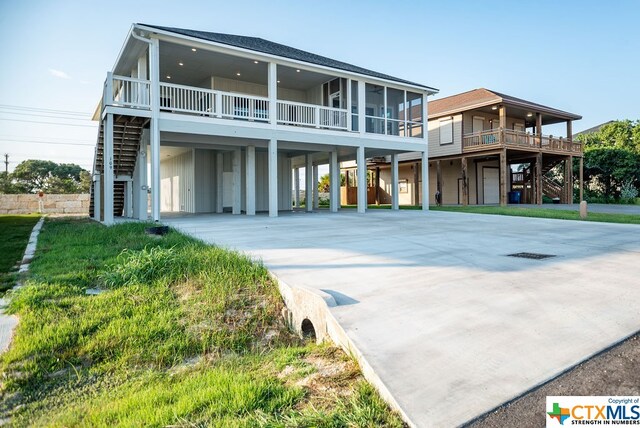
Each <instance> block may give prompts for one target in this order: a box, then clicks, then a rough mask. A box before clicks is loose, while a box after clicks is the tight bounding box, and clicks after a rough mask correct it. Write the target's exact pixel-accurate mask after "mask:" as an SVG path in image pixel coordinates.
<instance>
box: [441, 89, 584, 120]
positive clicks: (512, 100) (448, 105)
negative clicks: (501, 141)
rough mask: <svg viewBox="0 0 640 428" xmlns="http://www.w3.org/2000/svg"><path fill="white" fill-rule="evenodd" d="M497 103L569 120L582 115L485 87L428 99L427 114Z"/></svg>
mask: <svg viewBox="0 0 640 428" xmlns="http://www.w3.org/2000/svg"><path fill="white" fill-rule="evenodd" d="M498 103H503V104H507V105H515V106H518V107H523V108H527V109H529V110H533V111H538V112H541V113H548V114H552V115H555V116H559V117H562V118H566V119H571V120H578V119H582V116H579V115H577V114H573V113H569V112H566V111H562V110H558V109H555V108H552V107H547V106H544V105H542V104H537V103H533V102H531V101H527V100H523V99H521V98H516V97H512V96H511V95H505V94H501V93H500V92H496V91H491V90H489V89H485V88H479V89H474V90H472V91H467V92H463V93H461V94H457V95H452V96H449V97H445V98H440V99H438V100H433V101H430V102H429V116H430V117H437V116H441V115H445V114H452V113H458V112H461V111H465V110H470V109H472V108H475V107H481V106H485V105H489V104H498Z"/></svg>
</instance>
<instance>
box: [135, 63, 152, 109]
mask: <svg viewBox="0 0 640 428" xmlns="http://www.w3.org/2000/svg"><path fill="white" fill-rule="evenodd" d="M137 75H138V79H142V80H147V53H146V52H144V53H143V54H142V55H140V57H139V58H138V69H137ZM138 88H139V93H138V95H139V97H140V99H139V100H138V102H139V103H140V104H146V103H147V102H148V99H149V98H148V97H149V94H147V87H146V86H145V85H139V86H138Z"/></svg>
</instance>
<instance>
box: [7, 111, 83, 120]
mask: <svg viewBox="0 0 640 428" xmlns="http://www.w3.org/2000/svg"><path fill="white" fill-rule="evenodd" d="M0 113H2V114H15V115H18V116H36V117H52V118H54V119H63V120H82V121H90V120H91V118H90V117H89V116H85V117H65V116H56V115H50V114H39V113H22V112H12V111H0Z"/></svg>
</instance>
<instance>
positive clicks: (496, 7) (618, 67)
mask: <svg viewBox="0 0 640 428" xmlns="http://www.w3.org/2000/svg"><path fill="white" fill-rule="evenodd" d="M135 22H140V23H147V24H156V25H165V26H172V27H182V28H190V29H198V30H204V31H213V32H221V33H232V34H242V35H248V36H256V37H262V38H265V39H269V40H272V41H274V42H278V43H282V44H286V45H289V46H293V47H296V48H299V49H303V50H307V51H310V52H313V53H317V54H320V55H323V56H327V57H330V58H334V59H337V60H342V61H345V62H349V63H352V64H355V65H359V66H362V67H365V68H369V69H372V70H376V71H379V72H383V73H386V74H390V75H393V76H396V77H399V78H404V79H407V80H410V81H415V82H419V83H423V84H425V85H428V86H432V87H436V88H438V89H439V90H440V94H438V95H437V96H436V97H435V98H439V97H444V96H448V95H454V94H456V93H460V92H464V91H468V90H471V89H475V88H480V87H484V88H488V89H492V90H495V91H498V92H503V93H506V94H509V95H513V96H516V97H519V98H524V99H527V100H530V101H533V102H537V103H540V104H544V105H548V106H551V107H554V108H558V109H561V110H565V111H569V112H572V113H577V114H580V115H582V116H583V119H582V120H580V121H578V122H575V123H574V125H573V130H574V132H577V131H580V130H583V129H587V128H590V127H592V126H595V125H598V124H600V123H603V122H606V121H608V120H612V119H640V103H639V102H638V100H640V54H639V52H640V25H639V23H640V1H638V0H628V1H625V0H621V1H611V2H605V1H602V0H600V1H584V0H582V1H569V0H567V1H557V0H555V1H546V0H537V1H535V2H520V1H518V2H513V1H471V0H468V1H464V0H459V1H451V2H443V1H437V2H436V1H416V0H410V1H405V0H394V1H375V0H369V1H356V0H353V1H344V0H342V1H334V0H328V1H326V0H325V1H322V2H319V1H313V2H311V1H302V0H297V1H277V0H269V1H265V0H261V1H240V0H237V1H232V2H229V1H217V0H209V1H190V0H181V1H179V2H176V1H171V2H169V1H162V0H155V1H131V0H129V1H120V0H114V1H110V2H98V1H91V0H84V1H56V0H44V1H43V0H0V55H1V56H0V57H1V58H2V64H3V66H2V69H1V71H0V155H4V154H5V153H7V154H9V162H10V163H9V170H10V171H11V170H13V168H14V167H15V166H16V165H17V164H18V163H19V162H21V161H23V160H25V159H48V160H53V161H55V162H65V163H76V164H79V165H80V166H82V167H84V168H86V169H89V170H90V169H91V166H92V162H93V150H94V146H95V142H96V138H97V124H96V123H95V122H91V121H90V116H91V114H92V113H93V111H94V109H95V107H96V105H97V103H98V100H99V98H100V96H101V92H102V84H103V82H104V79H105V77H106V73H107V71H109V70H111V68H112V67H113V63H114V62H115V60H116V57H117V55H118V52H119V51H120V48H121V47H122V44H123V42H124V39H125V37H126V35H127V32H128V31H129V28H130V27H131V24H132V23H135ZM45 122H46V123H45ZM543 131H544V133H545V134H553V135H564V132H565V127H564V126H563V125H559V126H556V128H554V127H553V126H550V127H545V129H544V130H543ZM2 160H4V156H3V159H2ZM2 167H4V165H2Z"/></svg>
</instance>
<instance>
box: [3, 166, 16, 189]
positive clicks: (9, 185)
mask: <svg viewBox="0 0 640 428" xmlns="http://www.w3.org/2000/svg"><path fill="white" fill-rule="evenodd" d="M2 193H17V192H16V186H15V185H14V184H13V180H12V178H11V174H7V173H6V172H4V171H2V172H0V194H2Z"/></svg>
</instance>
